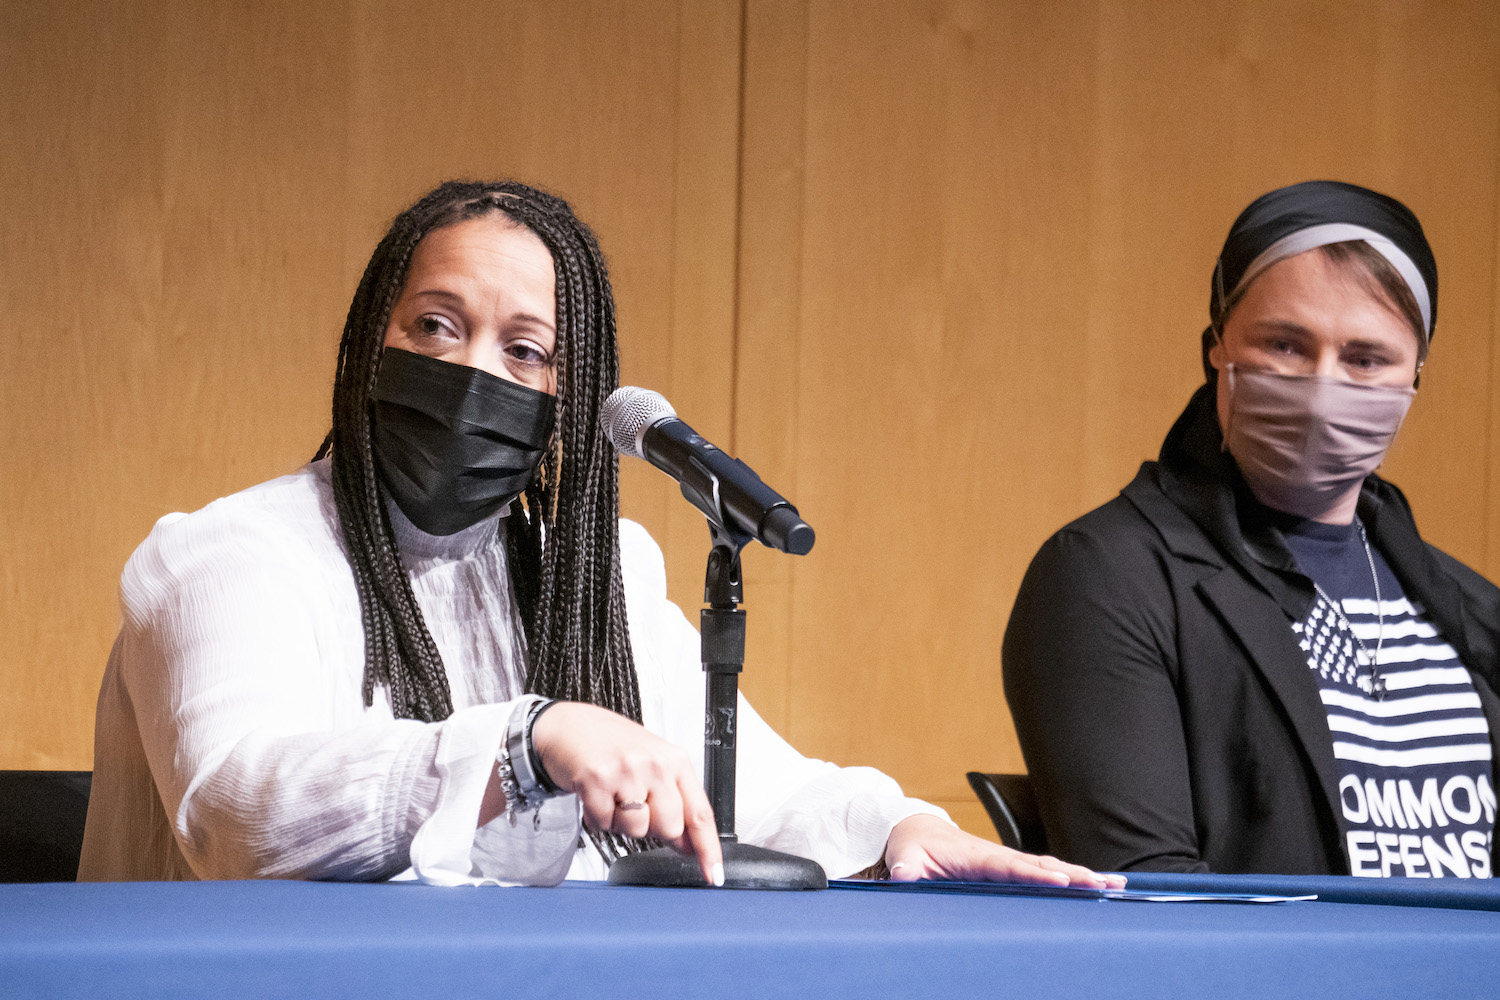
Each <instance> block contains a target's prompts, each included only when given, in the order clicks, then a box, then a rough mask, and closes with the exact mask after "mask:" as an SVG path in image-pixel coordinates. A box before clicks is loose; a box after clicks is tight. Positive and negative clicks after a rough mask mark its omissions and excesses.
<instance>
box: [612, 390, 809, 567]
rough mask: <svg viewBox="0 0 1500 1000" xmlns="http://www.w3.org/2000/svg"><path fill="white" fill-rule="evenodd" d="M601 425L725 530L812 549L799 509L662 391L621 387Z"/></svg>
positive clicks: (795, 551)
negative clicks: (687, 419) (689, 420)
mask: <svg viewBox="0 0 1500 1000" xmlns="http://www.w3.org/2000/svg"><path fill="white" fill-rule="evenodd" d="M599 423H600V424H601V425H602V426H603V427H604V434H605V436H606V437H608V438H609V441H610V443H611V444H613V445H614V446H615V450H616V451H618V452H619V453H620V454H622V455H629V456H631V457H632V458H644V459H645V460H646V461H648V462H650V463H651V464H652V465H654V466H656V467H657V468H658V469H660V470H661V471H663V472H665V473H666V474H667V475H669V476H671V477H672V478H673V479H675V480H677V482H678V485H680V486H681V487H682V495H683V496H684V497H686V498H687V499H688V502H690V503H691V504H692V505H693V506H694V507H697V508H698V509H699V510H701V511H702V512H703V513H704V514H705V515H706V516H707V517H708V519H709V520H710V521H713V522H714V523H715V524H716V525H718V526H719V527H721V528H723V529H725V530H727V531H731V532H734V533H737V534H740V535H749V536H750V537H751V538H755V539H757V540H759V541H760V543H761V544H762V545H765V546H768V547H770V548H773V549H780V550H781V551H782V552H790V553H791V554H792V555H795V556H803V555H806V554H807V553H808V552H811V551H812V547H813V540H814V535H813V530H812V527H811V526H810V525H809V524H808V523H807V522H806V521H804V520H802V518H801V517H799V516H798V515H797V508H796V507H793V506H792V505H791V504H790V503H789V502H788V501H787V499H786V497H784V496H782V495H781V494H780V493H777V492H776V491H775V490H773V489H771V487H769V486H767V485H766V484H765V483H763V482H761V480H760V477H759V476H757V475H756V474H755V472H754V470H752V469H751V468H750V466H748V465H746V464H745V463H744V462H741V461H740V460H739V459H737V458H731V457H729V456H728V455H726V454H725V453H724V452H722V451H720V450H719V449H718V448H715V447H714V446H713V445H711V444H709V443H708V442H707V441H705V440H704V439H703V437H702V436H701V435H699V434H698V432H697V431H695V430H693V429H692V428H691V427H689V426H688V425H687V424H685V423H683V422H682V420H681V419H680V418H679V417H678V416H677V411H676V410H674V409H672V404H671V403H669V402H667V401H666V399H664V398H663V397H662V395H661V394H660V393H656V392H652V391H651V390H650V389H641V388H638V387H636V386H633V385H624V386H621V387H620V388H618V389H616V390H615V391H614V392H612V393H610V394H609V398H608V399H606V400H605V401H604V408H603V409H602V410H601V411H600V413H599Z"/></svg>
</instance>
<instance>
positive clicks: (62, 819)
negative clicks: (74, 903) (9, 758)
mask: <svg viewBox="0 0 1500 1000" xmlns="http://www.w3.org/2000/svg"><path fill="white" fill-rule="evenodd" d="M93 776H94V775H93V772H92V771H0V882H72V881H74V880H76V879H77V878H78V856H79V854H80V853H82V851H83V821H84V819H85V818H86V817H87V816H88V812H89V786H90V784H91V782H92V779H93Z"/></svg>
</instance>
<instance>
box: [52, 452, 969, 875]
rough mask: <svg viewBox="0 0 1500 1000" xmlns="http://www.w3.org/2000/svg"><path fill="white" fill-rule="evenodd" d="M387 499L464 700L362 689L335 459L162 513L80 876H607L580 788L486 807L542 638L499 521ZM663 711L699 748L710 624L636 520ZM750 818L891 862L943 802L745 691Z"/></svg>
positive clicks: (144, 564)
mask: <svg viewBox="0 0 1500 1000" xmlns="http://www.w3.org/2000/svg"><path fill="white" fill-rule="evenodd" d="M390 511H391V522H392V525H393V527H394V529H395V532H396V536H397V544H398V547H399V548H400V550H401V557H402V562H403V563H404V565H405V567H406V569H407V572H408V573H409V574H410V577H411V583H412V590H413V591H414V592H415V594H416V598H417V603H418V605H419V606H420V607H421V610H422V614H423V617H424V618H425V620H426V624H427V628H428V630H429V631H430V632H431V634H432V638H433V640H434V641H435V642H436V643H437V647H438V650H439V651H440V653H441V654H442V658H443V663H444V667H445V669H446V671H447V675H448V683H449V687H450V689H451V691H452V695H453V705H454V711H453V714H452V715H451V716H449V717H448V718H447V719H445V720H443V721H442V722H435V723H423V722H417V721H414V720H411V719H396V718H394V717H393V716H392V714H391V709H390V705H389V702H388V701H387V700H386V697H385V691H384V689H383V688H377V689H376V692H375V700H374V704H373V705H372V706H371V707H369V708H366V707H365V705H364V700H363V697H362V695H361V684H362V680H363V677H364V629H363V625H362V623H361V616H360V607H359V597H358V593H357V592H356V590H355V586H354V575H353V572H352V570H351V569H350V565H349V560H348V558H347V557H346V556H345V553H344V548H343V540H342V538H341V537H340V535H339V532H338V527H337V525H338V520H337V516H336V514H335V509H334V504H333V494H332V489H331V486H330V482H329V464H328V462H327V460H324V461H322V462H315V463H313V464H311V465H308V466H305V467H303V468H302V469H300V470H298V471H297V472H295V473H293V474H292V475H289V476H283V477H282V478H280V479H276V480H272V481H271V482H268V483H263V484H262V485H260V486H256V487H253V488H251V489H248V490H245V491H244V492H241V493H236V494H234V495H233V496H229V497H225V498H223V499H221V500H217V501H215V502H214V503H211V504H209V505H208V506H207V507H205V508H203V509H202V510H200V511H197V512H196V513H193V514H169V515H167V516H166V517H164V518H162V519H161V520H160V521H159V522H157V525H156V527H155V528H154V529H153V530H152V532H151V534H150V536H149V537H148V538H147V539H146V541H145V542H143V543H142V544H141V546H140V548H139V549H137V550H136V552H135V554H134V555H133V556H132V557H131V559H130V561H129V563H128V564H127V565H126V567H125V573H124V575H123V577H122V579H121V582H120V603H121V609H122V613H123V619H124V621H123V625H122V627H121V630H120V635H119V637H118V638H117V639H116V640H115V646H114V649H113V651H112V652H111V654H110V658H109V665H108V668H107V669H106V671H105V675H104V682H103V685H102V687H101V690H100V692H99V706H98V715H97V719H96V731H95V747H94V779H93V790H92V793H91V795H90V800H89V813H88V826H87V830H86V833H85V837H84V846H83V858H82V862H81V864H80V866H79V878H80V879H81V880H115V879H196V878H267V877H275V878H320V879H380V878H388V877H392V876H397V875H398V874H400V873H402V872H403V871H404V870H406V869H407V868H408V866H410V872H409V873H408V874H410V875H414V876H415V877H417V878H419V879H422V880H423V881H426V882H432V883H439V884H463V883H472V882H499V883H504V884H529V885H550V884H554V883H556V882H558V881H560V880H561V879H563V878H564V877H571V878H602V877H603V876H604V873H605V867H604V863H603V860H602V859H601V858H600V857H599V856H598V854H597V852H596V851H595V850H594V848H592V847H579V846H578V845H579V843H580V841H579V834H580V825H579V807H578V803H577V799H576V797H575V796H572V795H567V796H561V797H559V798H556V799H553V800H551V801H549V802H548V803H547V804H546V805H545V806H543V808H542V811H541V814H540V818H539V819H540V821H539V823H533V821H532V818H531V817H530V816H528V817H525V818H524V819H523V820H522V821H521V822H518V823H516V824H514V825H512V823H511V821H510V820H511V817H510V815H509V813H508V812H507V813H506V814H502V815H501V816H500V817H499V818H497V819H495V820H494V821H492V822H490V823H489V824H487V825H486V826H484V827H482V828H478V829H476V822H477V819H478V815H479V803H480V799H481V797H482V796H483V793H484V790H485V787H486V785H487V784H488V782H489V780H490V774H491V772H492V770H493V768H494V763H495V755H496V752H497V751H498V749H499V743H500V740H501V737H502V735H503V733H504V730H505V726H506V722H507V720H508V719H509V717H510V712H511V708H512V704H513V702H514V700H515V699H516V698H517V697H519V696H520V695H521V694H522V693H523V691H522V685H523V683H524V669H523V664H524V660H525V649H524V645H523V642H524V640H523V638H522V634H521V630H520V629H519V628H518V627H517V617H516V609H515V605H514V601H513V598H512V595H511V587H510V581H509V577H508V574H507V567H506V558H505V545H504V543H503V534H502V533H503V530H504V527H503V524H498V522H499V519H498V518H491V519H489V520H486V521H484V522H482V523H480V524H477V525H475V526H474V527H472V528H469V529H467V530H465V531H462V532H459V533H457V534H455V535H449V536H445V537H438V536H433V535H427V534H424V533H423V532H421V531H420V530H418V529H417V528H416V527H414V526H413V525H412V524H411V523H410V521H408V520H407V519H406V518H405V517H404V516H403V515H402V514H401V512H400V510H399V509H397V508H396V507H395V506H394V505H390ZM620 549H621V557H622V573H623V577H624V583H625V596H626V607H627V615H628V619H629V626H630V641H631V647H632V650H633V652H634V657H635V664H636V672H637V674H638V675H639V678H640V692H641V711H642V716H643V721H644V723H645V725H646V727H647V728H648V729H650V730H651V731H652V732H655V733H657V734H658V735H660V736H662V737H663V738H665V739H668V740H670V741H672V742H674V743H676V744H678V745H679V746H681V747H683V748H684V749H685V750H687V751H688V753H689V754H690V756H691V757H692V759H693V760H695V761H696V762H697V764H698V767H699V769H700V771H701V768H702V764H703V752H702V751H703V717H704V713H703V709H704V702H703V693H704V677H703V671H702V668H701V665H700V663H699V648H698V633H697V631H696V630H695V629H694V628H693V627H692V625H690V624H689V623H688V621H687V619H686V618H684V617H683V615H682V612H681V611H680V610H678V608H677V606H676V605H674V604H672V603H671V602H669V601H668V600H667V598H666V573H665V568H664V566H663V562H662V556H661V550H660V549H659V548H657V546H656V544H655V542H653V541H652V540H651V537H650V536H649V535H648V534H647V533H646V531H645V529H643V528H642V527H641V526H640V525H638V524H635V523H634V522H631V521H621V522H620ZM739 706H740V707H739V712H740V716H739V769H738V774H737V779H736V780H737V792H738V799H737V805H736V809H737V818H738V832H739V834H740V839H741V840H743V841H745V842H748V843H752V844H759V845H761V846H764V847H770V848H775V849H777V850H782V851H787V852H790V853H793V854H799V855H802V856H804V857H809V858H812V859H813V860H815V861H817V862H818V863H819V864H821V865H822V866H823V868H824V869H825V870H826V871H827V872H828V874H829V875H830V876H833V877H838V876H842V875H848V874H850V873H853V872H855V871H858V870H860V869H863V868H865V867H867V866H869V865H870V864H873V863H874V862H875V861H876V860H877V859H878V858H879V857H880V856H881V853H882V851H883V850H884V846H885V841H886V838H887V837H888V835H889V833H890V830H891V828H892V827H893V826H895V824H896V823H898V822H899V821H901V820H902V819H905V818H906V817H907V816H911V815H915V814H918V813H930V814H934V815H939V816H942V815H944V814H943V812H942V810H940V809H937V808H936V807H934V806H931V805H928V804H927V803H924V802H920V801H918V800H916V799H908V798H905V797H904V796H903V795H902V794H901V790H900V788H899V787H897V785H896V783H895V782H894V781H892V780H891V779H890V778H888V777H886V776H885V775H883V774H881V773H880V772H879V771H876V770H874V769H872V768H864V767H851V768H840V767H837V766H835V765H833V764H830V763H827V762H824V761H819V760H813V759H810V758H807V757H803V756H802V755H801V754H799V753H797V751H795V750H794V749H792V747H791V746H790V745H788V744H787V743H786V742H785V741H784V740H782V739H781V738H780V737H779V736H777V735H776V733H775V732H773V731H772V730H771V728H770V727H769V726H767V725H766V723H765V722H764V721H763V720H762V719H761V718H760V717H759V716H758V715H757V714H756V713H755V711H754V709H752V708H751V707H750V705H749V704H748V703H747V702H746V701H745V699H744V697H743V696H741V698H740V703H739Z"/></svg>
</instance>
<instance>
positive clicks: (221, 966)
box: [0, 876, 1500, 1000]
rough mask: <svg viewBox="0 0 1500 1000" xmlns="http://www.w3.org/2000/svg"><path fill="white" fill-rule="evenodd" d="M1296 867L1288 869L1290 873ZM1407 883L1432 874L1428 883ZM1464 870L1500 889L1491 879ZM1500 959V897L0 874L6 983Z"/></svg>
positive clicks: (1316, 981)
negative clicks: (90, 878)
mask: <svg viewBox="0 0 1500 1000" xmlns="http://www.w3.org/2000/svg"><path fill="white" fill-rule="evenodd" d="M1157 878H1158V879H1161V878H1166V879H1168V880H1169V881H1170V880H1172V879H1175V881H1174V882H1173V883H1172V884H1171V885H1170V886H1168V885H1159V886H1157V887H1159V888H1172V889H1179V890H1180V889H1182V888H1184V881H1185V878H1184V877H1182V876H1176V877H1167V876H1158V877H1157ZM1140 881H1141V882H1144V881H1148V879H1141V880H1140ZM1186 881H1191V879H1186ZM1210 881H1211V883H1212V884H1211V886H1210V885H1205V887H1206V888H1214V889H1218V890H1225V889H1228V890H1231V891H1234V890H1237V889H1245V890H1246V891H1258V890H1256V889H1255V888H1254V887H1253V881H1252V880H1249V879H1248V877H1246V879H1241V880H1236V878H1235V877H1228V876H1220V877H1218V878H1215V879H1212V880H1210ZM1310 881H1321V882H1324V883H1327V882H1328V880H1326V879H1325V880H1310ZM1337 881H1338V882H1339V883H1340V884H1343V883H1353V882H1356V881H1359V880H1353V879H1345V880H1337ZM1406 881H1408V880H1390V881H1389V882H1386V883H1383V884H1382V887H1381V888H1382V890H1383V891H1385V892H1386V893H1387V894H1394V895H1395V897H1400V896H1401V895H1402V892H1403V887H1402V886H1401V885H1399V884H1397V883H1399V882H1406ZM1411 881H1419V880H1411ZM1444 881H1454V882H1456V880H1444ZM1298 883H1299V880H1296V879H1290V880H1287V879H1283V880H1280V886H1281V888H1282V889H1283V890H1285V889H1287V888H1294V887H1295V885H1296V884H1298ZM1408 888H1409V889H1410V892H1412V893H1416V894H1418V895H1420V893H1421V892H1422V891H1423V890H1424V889H1431V888H1432V884H1431V883H1429V884H1428V885H1427V886H1425V887H1424V886H1417V887H1408ZM1464 890H1465V891H1466V892H1467V893H1468V898H1470V899H1471V901H1479V902H1480V904H1482V905H1488V904H1485V903H1484V901H1485V900H1488V901H1489V902H1492V903H1494V904H1495V905H1496V906H1500V891H1497V890H1496V889H1494V888H1491V887H1490V886H1488V885H1482V886H1466V887H1464ZM1497 966H1500V912H1495V910H1494V909H1475V908H1468V909H1452V908H1436V907H1431V906H1422V905H1374V904H1370V903H1339V902H1323V901H1319V902H1312V903H1284V904H1275V905H1244V904H1240V905H1234V904H1218V903H1182V904H1168V903H1134V902H1099V901H1091V900H1068V899H1031V898H1014V897H1000V896H955V895H940V894H927V893H924V894H912V893H895V892H870V891H860V890H853V889H830V890H828V891H825V892H799V893H767V892H744V891H739V892H736V891H723V890H720V891H714V890H701V889H700V890H693V889H680V890H670V889H642V888H626V887H620V886H608V885H601V884H586V883H566V884H564V885H563V886H560V887H558V888H556V889H524V888H523V889H500V888H456V889H442V888H434V887H429V886H421V885H416V884H383V885H338V884H328V883H303V882H272V881H268V882H210V883H150V882H148V883H122V884H93V885H89V884H83V885H75V884H71V883H64V884H38V885H0V996H6V997H10V996H47V997H75V996H76V997H84V996H87V997H91V998H94V997H104V996H109V997H153V998H162V997H187V996H192V997H231V996H232V997H240V996H259V997H370V996H379V997H408V996H409V997H416V996H422V997H430V996H458V997H465V998H469V997H484V996H506V997H528V998H530V997H552V996H586V997H590V998H595V997H610V996H633V997H651V998H655V997H714V998H717V997H776V996H784V995H795V996H805V997H811V998H816V1000H837V998H844V997H872V996H921V997H929V996H931V997H969V996H973V997H980V996H982V997H998V996H1012V995H1013V996H1018V997H1027V998H1047V997H1063V996H1069V997H1072V996H1086V997H1145V996H1152V997H1155V996H1173V995H1177V996H1215V997H1256V998H1263V997H1265V996H1267V995H1276V996H1280V995H1287V994H1288V993H1289V992H1291V991H1292V990H1295V991H1296V993H1297V995H1298V996H1299V998H1310V997H1325V996H1326V997H1333V996H1359V997H1360V998H1361V1000H1374V998H1378V997H1400V998H1402V1000H1412V998H1415V997H1420V996H1432V995H1436V994H1441V995H1443V996H1476V997H1478V996H1485V997H1490V996H1495V995H1497V993H1500V984H1497V981H1496V980H1497Z"/></svg>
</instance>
